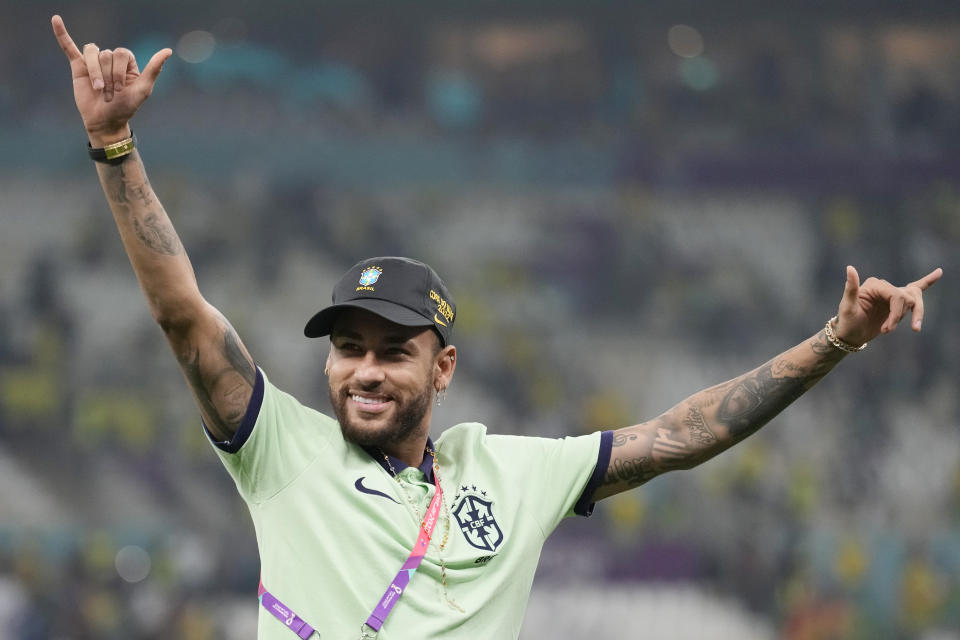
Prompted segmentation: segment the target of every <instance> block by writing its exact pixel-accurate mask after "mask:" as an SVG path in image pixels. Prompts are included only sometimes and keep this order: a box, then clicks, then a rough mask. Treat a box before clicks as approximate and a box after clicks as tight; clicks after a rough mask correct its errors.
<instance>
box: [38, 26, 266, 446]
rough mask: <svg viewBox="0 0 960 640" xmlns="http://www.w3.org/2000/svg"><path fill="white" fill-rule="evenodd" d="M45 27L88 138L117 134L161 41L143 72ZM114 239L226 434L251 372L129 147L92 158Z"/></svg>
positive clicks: (137, 100) (212, 419) (118, 53)
mask: <svg viewBox="0 0 960 640" xmlns="http://www.w3.org/2000/svg"><path fill="white" fill-rule="evenodd" d="M51 22H52V25H53V32H54V35H55V36H56V38H57V42H58V43H59V44H60V47H61V49H63V52H64V54H66V56H67V60H68V61H69V62H70V71H71V74H72V76H73V95H74V99H75V101H76V103H77V109H78V110H79V111H80V116H81V118H82V119H83V124H84V126H85V127H86V130H87V135H88V137H89V139H90V145H91V146H92V147H93V148H95V149H103V148H104V147H109V145H111V144H114V143H117V142H120V141H123V140H126V139H127V138H129V137H130V136H131V135H132V134H131V130H130V125H129V122H130V118H132V117H133V115H134V114H135V113H136V112H137V110H138V109H139V108H140V106H141V105H142V104H143V103H144V101H145V100H146V99H147V98H148V97H149V96H150V94H151V93H152V91H153V86H154V83H155V82H156V80H157V77H158V76H159V74H160V70H161V68H162V67H163V63H164V62H166V60H167V58H169V57H170V55H171V54H172V51H171V50H170V49H162V50H160V51H158V52H157V53H155V54H154V55H153V57H152V58H151V59H150V61H149V62H148V63H147V66H146V67H144V70H143V73H141V72H140V70H139V69H138V67H137V62H136V60H135V59H134V56H133V53H132V52H130V51H129V50H128V49H122V48H118V49H114V50H109V49H104V50H101V49H99V48H98V47H97V46H96V45H95V44H92V43H91V44H86V45H84V47H83V51H81V50H80V49H78V48H77V45H76V44H75V43H74V42H73V39H72V38H71V37H70V35H69V34H68V33H67V29H66V27H65V26H64V24H63V20H62V19H61V18H60V16H53V19H52V21H51ZM96 165H97V173H98V174H99V176H100V183H101V185H102V186H103V191H104V193H105V194H106V196H107V201H108V202H109V204H110V209H111V210H112V211H113V217H114V220H115V221H116V223H117V228H118V229H119V231H120V237H121V239H122V240H123V246H124V248H125V249H126V252H127V256H128V257H129V258H130V263H131V265H133V270H134V272H135V273H136V275H137V279H138V280H139V282H140V286H141V288H142V289H143V292H144V294H145V295H146V298H147V304H148V305H149V307H150V313H151V314H152V315H153V317H154V319H155V320H156V321H157V322H158V323H159V324H160V327H161V328H162V329H163V332H164V333H165V334H166V336H167V340H168V341H169V342H170V346H171V347H172V348H173V351H174V354H175V355H176V357H177V361H178V362H179V363H180V367H181V368H182V369H183V372H184V375H185V376H186V378H187V381H188V382H189V384H190V387H191V389H192V390H193V394H194V396H195V398H196V400H197V404H198V405H199V407H200V412H201V414H202V415H203V418H204V421H205V423H206V425H207V427H208V428H209V430H210V432H211V433H212V434H213V436H214V437H216V438H217V439H220V440H229V439H230V438H231V437H232V436H233V434H234V433H235V432H236V430H237V427H239V425H240V421H241V420H242V418H243V415H244V412H245V411H246V407H247V404H248V403H249V401H250V396H251V394H252V393H253V385H254V381H255V377H256V370H255V368H254V365H253V360H252V359H251V357H250V354H249V353H247V350H246V348H244V346H243V344H242V343H241V342H240V339H239V338H238V337H237V334H236V332H235V331H234V330H233V327H231V326H230V323H229V322H227V320H226V318H224V317H223V316H222V315H221V314H220V313H219V312H218V311H217V310H216V309H215V308H214V307H213V306H211V305H210V304H209V303H208V302H207V301H206V300H204V298H203V296H202V295H201V294H200V290H199V288H198V287H197V280H196V276H195V275H194V272H193V266H192V265H191V264H190V260H189V258H188V257H187V254H186V252H185V251H184V249H183V245H182V244H181V242H180V238H179V237H178V236H177V232H176V231H175V230H174V228H173V225H172V224H171V222H170V218H169V217H167V213H166V211H164V208H163V206H162V205H161V204H160V201H159V200H158V199H157V197H156V194H154V192H153V188H152V187H151V186H150V182H149V180H147V174H146V172H145V170H144V168H143V163H142V162H141V160H140V155H139V154H138V152H137V151H136V150H133V151H132V152H131V153H129V154H128V155H126V156H125V157H123V159H122V161H120V162H117V163H115V164H109V163H105V162H97V163H96Z"/></svg>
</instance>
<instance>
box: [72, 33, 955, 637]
mask: <svg viewBox="0 0 960 640" xmlns="http://www.w3.org/2000/svg"><path fill="white" fill-rule="evenodd" d="M53 30H54V34H55V35H56V38H57V40H58V42H59V44H60V46H61V48H62V49H63V51H64V53H65V54H66V56H67V59H68V61H69V63H70V69H71V73H72V76H73V90H74V99H75V101H76V104H77V108H78V110H79V111H80V115H81V118H82V119H83V123H84V126H85V127H86V131H87V135H88V138H89V146H90V148H89V153H90V156H91V158H92V159H93V160H94V161H95V162H96V167H97V173H98V175H99V178H100V182H101V184H102V186H103V189H104V193H105V194H106V197H107V201H108V202H109V205H110V208H111V210H112V212H113V215H114V220H115V222H116V224H117V227H118V229H119V232H120V237H121V239H122V241H123V245H124V248H125V249H126V252H127V255H128V256H129V258H130V262H131V264H132V266H133V269H134V272H135V273H136V275H137V278H138V279H139V281H140V284H141V287H142V288H143V291H144V293H145V295H146V298H147V303H148V305H149V307H150V311H151V313H152V314H153V317H154V318H155V319H156V321H157V323H158V324H159V325H160V327H161V329H162V330H163V332H164V335H165V336H166V338H167V340H168V341H169V343H170V346H171V348H172V349H173V352H174V354H175V355H176V358H177V360H178V362H179V363H180V366H181V368H182V370H183V372H184V375H185V377H186V379H187V382H188V384H189V386H190V389H191V391H192V392H193V394H194V397H195V399H196V401H197V406H198V407H199V410H200V414H201V416H202V418H203V424H204V426H205V428H206V430H207V432H208V434H209V435H210V439H211V441H212V442H213V444H214V446H215V450H216V452H217V454H218V455H219V457H220V459H221V460H222V462H223V464H224V466H225V467H226V468H227V470H228V471H229V473H230V474H231V475H232V477H233V479H234V481H235V482H236V485H237V489H238V490H239V492H240V495H241V496H242V497H243V499H244V500H245V501H246V503H247V505H248V506H249V509H250V514H251V517H252V519H253V523H254V526H255V528H256V533H257V541H258V545H259V550H260V559H261V566H262V584H261V586H260V603H261V607H262V608H261V615H260V620H259V632H258V637H259V638H264V639H270V640H290V639H291V638H293V637H294V636H297V637H300V638H303V639H307V638H310V637H312V636H315V635H318V636H319V637H320V638H337V639H340V638H351V637H353V638H356V637H361V638H362V637H368V638H369V637H373V636H374V635H378V637H380V638H383V639H385V640H393V639H395V640H401V639H411V640H412V639H417V640H423V639H424V638H444V639H446V640H456V639H470V640H475V639H477V638H483V639H510V638H516V637H517V636H518V634H519V631H520V626H521V622H522V619H523V613H524V610H525V607H526V602H527V598H528V596H529V592H530V587H531V584H532V582H533V576H534V572H535V570H536V566H537V561H538V558H539V554H540V550H541V548H542V546H543V543H544V541H545V540H546V538H547V536H549V534H550V533H551V532H552V531H553V530H554V528H555V527H556V526H557V525H558V524H559V523H560V521H561V520H562V519H563V518H564V517H566V516H568V515H572V514H580V515H589V514H590V512H591V510H592V507H593V502H594V501H595V500H599V499H601V498H605V497H607V496H611V495H613V494H615V493H618V492H621V491H625V490H629V489H633V488H635V487H637V486H640V485H642V484H644V483H645V482H647V481H649V480H650V479H651V478H654V477H655V476H657V475H659V474H661V473H664V472H667V471H671V470H674V469H688V468H690V467H693V466H695V465H697V464H699V463H701V462H703V461H705V460H708V459H709V458H711V457H713V456H715V455H717V454H718V453H720V452H721V451H723V450H725V449H727V448H728V447H730V446H732V445H733V444H735V443H737V442H739V441H741V440H743V439H744V438H746V437H747V436H749V435H750V434H752V433H754V432H755V431H757V430H758V429H759V428H760V427H762V426H763V425H764V424H766V423H767V422H768V421H769V420H770V419H772V418H773V417H774V416H776V415H777V414H778V413H779V412H780V411H781V410H782V409H784V408H785V407H786V406H787V405H789V404H790V403H791V402H793V401H794V400H796V399H797V398H798V397H799V396H800V395H802V394H803V393H804V392H805V391H806V390H808V389H809V388H810V387H812V386H813V385H814V384H816V382H818V381H819V380H820V379H821V378H822V377H823V376H824V375H826V374H827V373H828V372H829V371H830V370H832V369H833V367H834V366H835V365H836V364H837V363H838V362H839V361H840V360H841V359H843V358H844V357H846V356H847V355H848V354H850V353H855V352H857V351H859V350H860V349H862V348H863V346H865V344H866V343H867V342H869V341H870V340H872V339H873V338H875V337H877V336H878V335H879V334H880V333H886V332H889V331H892V330H893V329H894V328H896V326H897V325H898V323H899V322H900V321H901V320H902V319H903V318H904V317H905V316H907V315H910V316H911V322H912V326H913V329H914V330H916V331H919V330H920V325H921V322H922V319H923V297H922V292H923V291H924V290H925V289H927V288H928V287H929V286H930V285H932V284H933V283H934V282H936V281H937V280H938V279H939V278H940V276H941V271H940V270H939V269H936V270H934V271H933V272H931V273H930V274H928V275H927V276H924V277H923V278H921V279H919V280H917V281H915V282H912V283H910V284H908V285H906V286H904V287H895V286H893V285H891V284H890V283H888V282H886V281H883V280H878V279H876V278H870V279H868V280H866V281H865V282H864V283H863V284H861V283H860V279H859V275H858V274H857V272H856V270H855V269H854V268H853V267H848V268H847V274H846V284H845V287H844V291H843V295H842V297H841V300H840V304H839V308H838V311H837V314H836V315H835V316H834V317H833V318H831V319H830V320H828V321H827V322H826V323H825V325H824V326H823V328H822V329H820V331H818V332H817V333H816V334H814V335H813V336H812V337H810V338H809V339H807V340H805V341H803V342H802V343H800V344H798V345H797V346H795V347H793V348H791V349H789V350H787V351H785V352H784V353H782V354H780V355H778V356H776V357H774V358H773V359H772V360H770V361H769V362H767V363H765V364H763V365H761V366H759V367H757V368H756V369H754V370H752V371H749V372H747V373H745V374H743V375H741V376H738V377H736V378H734V379H732V380H729V381H727V382H724V383H722V384H719V385H717V386H715V387H712V388H710V389H706V390H704V391H701V392H699V393H696V394H694V395H692V396H690V397H689V398H687V399H686V400H684V401H682V402H680V403H679V404H678V405H676V406H675V407H673V408H672V409H670V410H668V411H667V412H665V413H664V414H662V415H660V416H658V417H656V418H654V419H653V420H650V421H647V422H642V423H639V424H635V425H633V426H628V427H624V428H621V429H619V430H617V431H606V432H603V433H593V434H591V435H586V436H580V437H572V438H562V439H547V438H528V437H517V436H508V435H495V434H491V433H488V432H487V429H486V427H484V426H483V425H480V424H476V423H468V424H460V425H456V426H453V427H451V428H449V429H447V430H445V431H444V432H443V433H442V434H441V435H439V436H438V437H437V440H436V442H434V441H433V440H432V439H431V438H430V428H431V413H432V407H433V399H434V398H437V399H438V400H439V399H440V398H442V397H443V394H444V392H445V390H446V388H447V387H448V386H449V385H450V383H451V380H452V378H453V375H454V372H455V369H456V364H457V350H456V347H454V345H453V344H451V342H450V341H451V337H452V330H453V326H454V324H455V322H456V317H457V311H456V304H455V303H454V300H453V297H452V296H451V294H450V292H449V291H448V290H447V287H446V286H445V285H444V283H443V282H442V281H441V279H440V277H439V276H438V275H437V274H436V273H435V272H434V271H433V270H432V269H431V268H430V267H428V266H427V265H425V264H423V263H421V262H417V261H415V260H410V259H407V258H398V257H381V258H372V259H369V260H364V261H362V262H360V263H358V264H356V265H354V266H353V267H352V268H351V269H350V270H348V271H347V272H346V274H345V275H344V276H343V277H342V278H341V280H340V281H339V283H338V284H337V285H336V287H335V288H334V291H333V301H332V304H331V305H330V306H327V307H325V308H324V309H322V310H321V311H319V312H318V313H317V314H316V315H314V316H313V317H312V318H311V319H310V320H309V322H308V323H307V325H306V327H305V329H304V333H305V334H306V335H307V337H311V338H316V337H321V336H328V335H329V336H330V350H329V353H328V355H327V360H326V364H327V368H326V373H327V376H328V377H329V391H330V399H331V404H332V405H333V408H334V413H335V414H336V417H335V418H331V417H329V416H325V415H323V414H321V413H319V412H317V411H315V410H313V409H310V408H309V407H306V406H304V405H303V404H301V403H300V402H299V401H298V400H296V399H295V398H293V397H291V396H290V395H288V394H286V393H284V392H283V391H281V390H279V389H278V388H276V387H275V386H274V385H273V384H272V383H271V382H270V381H269V379H268V378H267V376H266V374H265V373H264V372H263V371H262V370H260V368H258V367H257V366H255V365H254V362H253V359H252V358H251V356H250V354H249V353H248V352H247V350H246V348H245V347H244V346H243V343H242V342H241V341H240V339H239V337H238V336H237V334H236V332H235V331H234V330H233V328H232V327H231V326H230V324H229V322H227V320H226V319H225V318H224V317H223V316H222V315H221V314H220V313H219V312H218V311H217V310H216V309H215V308H214V307H213V306H211V305H210V304H209V303H208V302H207V301H206V300H205V299H204V298H203V296H202V295H201V294H200V290H199V288H198V286H197V281H196V278H195V277H194V273H193V269H192V267H191V265H190V261H189V259H188V258H187V256H186V253H185V252H184V249H183V245H182V244H181V242H180V240H179V238H178V237H177V234H176V232H175V231H174V229H173V226H172V224H171V222H170V219H169V217H168V216H167V214H166V212H165V210H164V208H163V206H162V205H161V204H160V202H159V200H158V199H157V197H156V194H155V193H154V192H153V189H152V187H151V186H150V183H149V181H148V180H147V177H146V172H145V169H144V166H143V163H142V161H141V159H140V155H139V153H138V151H137V150H136V140H135V139H134V138H133V135H132V131H131V130H130V126H129V121H130V118H131V117H132V116H133V115H134V113H136V111H137V109H139V108H140V106H141V105H142V104H143V102H144V101H145V100H146V98H147V97H148V96H149V95H150V93H151V91H152V89H153V85H154V83H155V82H156V79H157V77H158V76H159V74H160V70H161V68H162V66H163V63H164V62H165V60H166V59H167V58H168V57H169V56H170V54H171V51H170V50H169V49H163V50H161V51H159V52H157V53H156V54H155V55H154V56H153V57H152V58H151V59H150V61H149V62H148V63H147V65H146V67H145V68H144V70H143V72H142V73H141V72H140V70H139V68H138V66H137V63H136V60H135V59H134V57H133V54H132V53H130V51H129V50H127V49H123V48H119V49H113V50H110V49H100V48H98V47H97V46H96V45H94V44H92V43H89V44H86V45H84V47H83V49H82V51H81V49H80V48H78V47H77V46H76V44H75V43H74V42H73V40H72V39H71V38H70V36H69V35H68V33H67V30H66V28H65V26H64V24H63V21H62V20H61V19H60V17H59V16H54V17H53Z"/></svg>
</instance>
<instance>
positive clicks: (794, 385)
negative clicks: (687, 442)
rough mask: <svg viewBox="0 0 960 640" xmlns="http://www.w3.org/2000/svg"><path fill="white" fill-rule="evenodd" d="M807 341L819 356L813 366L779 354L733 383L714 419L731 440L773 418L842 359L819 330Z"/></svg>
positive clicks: (742, 436)
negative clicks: (727, 431)
mask: <svg viewBox="0 0 960 640" xmlns="http://www.w3.org/2000/svg"><path fill="white" fill-rule="evenodd" d="M808 344H809V346H810V348H811V350H812V351H813V352H814V353H815V354H817V355H818V356H820V359H819V361H818V362H817V363H815V364H814V365H812V366H809V367H807V366H803V365H801V364H799V363H796V362H791V361H790V360H788V359H786V357H783V356H781V357H779V358H775V359H774V360H772V361H770V362H768V363H767V364H765V365H763V366H762V367H760V368H759V369H757V370H756V371H754V372H752V373H749V374H747V375H745V376H743V377H741V378H740V379H738V380H736V381H735V382H734V385H733V387H732V388H731V389H730V391H729V392H728V393H727V394H726V396H725V397H724V398H723V401H722V402H721V403H720V408H719V410H718V412H717V419H718V420H720V422H722V423H725V424H726V425H727V426H728V427H729V429H730V435H731V436H732V437H733V439H734V441H739V440H742V439H744V438H746V437H747V436H749V435H750V434H752V433H754V432H755V431H757V430H758V429H759V428H760V427H762V426H763V425H765V424H766V423H767V422H769V421H770V420H771V419H773V417H774V416H776V415H777V414H778V413H780V412H781V411H782V410H783V409H785V408H786V407H787V405H789V404H790V403H792V402H793V401H794V400H796V399H797V398H799V397H800V396H801V395H803V394H804V393H805V392H806V391H807V390H808V389H809V388H810V387H812V386H813V385H814V384H816V383H817V382H818V381H819V380H820V379H821V378H823V376H825V375H827V373H828V372H829V371H830V369H832V368H833V367H834V365H836V364H837V363H838V362H839V361H840V360H841V359H843V356H844V353H843V352H842V351H840V350H839V349H836V348H834V347H833V345H831V344H830V343H829V341H827V339H826V336H825V335H824V332H823V331H820V333H818V334H817V335H816V336H814V337H813V339H812V340H811V341H810V342H809V343H808Z"/></svg>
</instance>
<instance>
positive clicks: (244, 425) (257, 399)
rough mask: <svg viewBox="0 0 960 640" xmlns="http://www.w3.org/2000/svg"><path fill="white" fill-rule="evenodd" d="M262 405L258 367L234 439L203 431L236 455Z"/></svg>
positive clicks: (221, 447)
mask: <svg viewBox="0 0 960 640" xmlns="http://www.w3.org/2000/svg"><path fill="white" fill-rule="evenodd" d="M262 404H263V374H262V373H261V372H260V367H257V379H256V382H254V384H253V394H252V395H251V396H250V403H249V404H247V411H246V412H245V413H244V414H243V421H242V422H240V426H239V427H237V432H236V433H234V434H233V437H232V438H231V439H230V440H214V438H213V434H211V433H210V430H209V429H208V428H207V424H206V422H203V420H202V419H201V422H203V431H204V433H206V434H207V437H208V438H209V439H210V442H212V443H213V445H214V446H215V447H216V448H218V449H220V450H221V451H225V452H227V453H236V452H237V451H240V448H241V447H243V445H244V444H245V443H246V442H247V440H248V439H249V438H250V434H251V433H253V425H255V424H256V423H257V416H259V415H260V405H262ZM609 457H610V454H609V453H608V454H607V458H608V459H609Z"/></svg>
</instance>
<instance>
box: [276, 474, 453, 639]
mask: <svg viewBox="0 0 960 640" xmlns="http://www.w3.org/2000/svg"><path fill="white" fill-rule="evenodd" d="M435 482H436V487H437V490H436V492H434V494H433V500H431V501H430V506H429V507H427V513H426V515H424V517H423V522H421V523H420V532H419V535H418V536H417V542H416V544H414V545H413V550H411V551H410V556H409V557H408V558H407V560H406V562H404V563H403V566H401V567H400V571H398V572H397V575H396V577H394V579H393V580H392V581H391V582H390V586H389V587H387V590H386V591H385V592H384V594H383V597H382V598H380V601H379V602H378V603H377V606H376V607H374V609H373V611H372V612H371V613H370V616H369V617H368V618H367V621H366V622H365V623H364V624H362V625H360V638H374V637H376V635H377V632H378V631H380V627H382V626H383V623H384V622H385V621H386V619H387V616H388V615H390V612H391V611H392V610H393V607H394V606H395V605H396V604H397V601H398V600H400V596H401V595H402V594H403V590H404V589H406V588H407V585H408V584H410V579H411V578H412V577H413V574H414V573H416V571H417V567H419V566H420V563H421V562H423V557H424V555H426V553H427V547H428V546H430V538H431V537H433V529H434V527H435V526H436V525H437V516H438V515H439V513H440V504H441V500H442V498H443V489H441V488H440V479H439V478H435ZM257 593H258V595H259V597H260V604H261V605H262V606H263V608H264V609H266V610H267V611H269V612H270V614H271V615H272V616H273V617H274V618H276V619H277V620H279V621H280V622H282V623H284V624H285V625H287V626H288V627H289V628H290V630H291V631H293V632H294V633H296V634H297V635H298V636H299V637H300V638H301V639H302V640H307V639H308V638H309V637H310V636H311V635H313V633H314V631H315V630H314V628H313V627H311V626H310V625H309V624H307V622H306V620H303V619H302V618H300V617H299V616H298V615H297V614H295V613H294V612H293V610H291V609H290V608H289V607H287V606H286V605H284V604H283V603H282V602H280V600H278V599H277V598H276V597H274V596H273V594H271V593H270V592H269V591H267V590H266V589H265V588H264V586H263V581H261V582H260V587H259V588H258V590H257ZM367 629H372V630H373V634H369V633H367Z"/></svg>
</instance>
